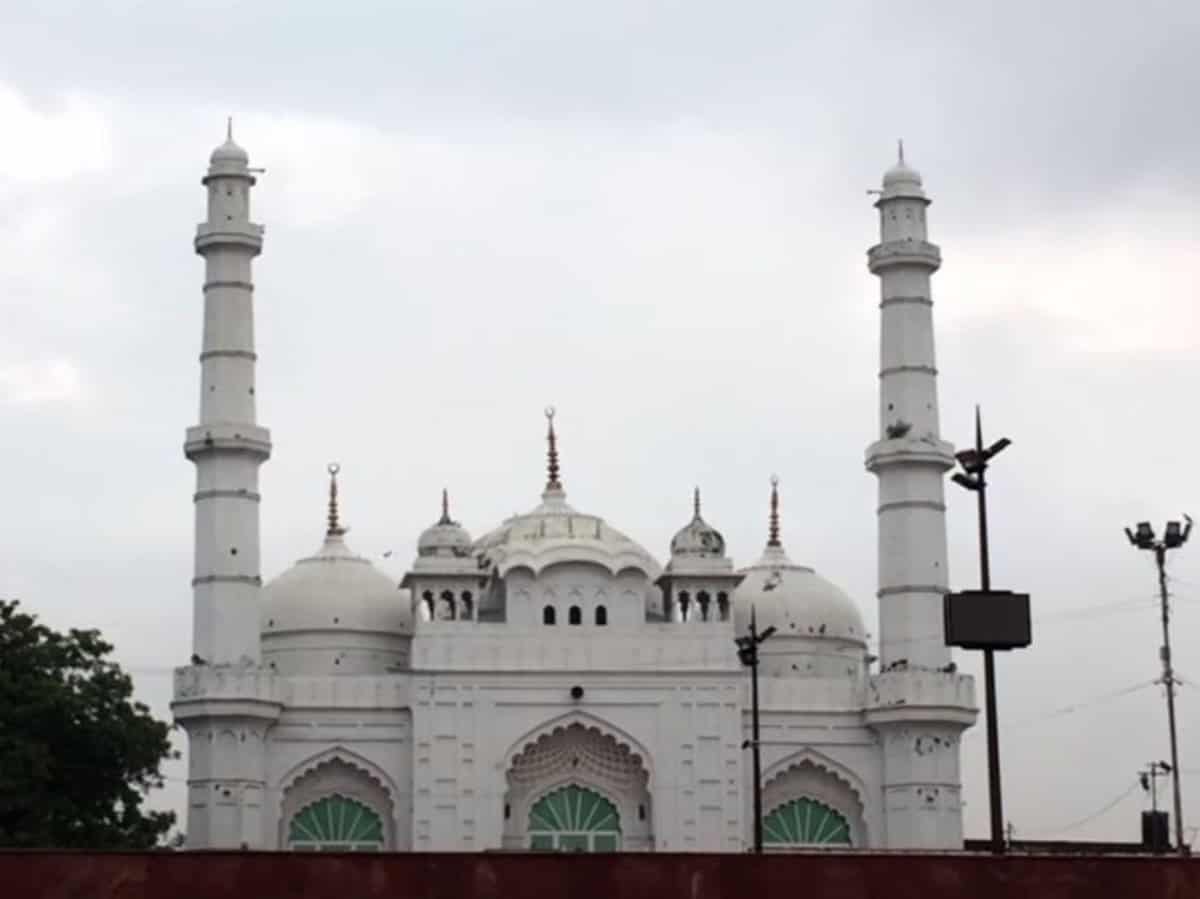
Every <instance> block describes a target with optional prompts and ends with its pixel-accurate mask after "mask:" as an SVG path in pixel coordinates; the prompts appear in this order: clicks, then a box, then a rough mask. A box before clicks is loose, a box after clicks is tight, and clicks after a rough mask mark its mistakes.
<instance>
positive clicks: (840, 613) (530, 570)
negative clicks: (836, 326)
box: [172, 135, 976, 852]
mask: <svg viewBox="0 0 1200 899" xmlns="http://www.w3.org/2000/svg"><path fill="white" fill-rule="evenodd" d="M203 184H204V186H205V189H206V192H207V204H208V214H207V217H206V220H205V221H204V222H202V223H201V224H200V225H199V227H198V229H197V234H196V239H195V249H196V252H197V253H199V254H200V255H201V256H202V257H203V259H204V261H205V281H204V290H203V294H204V331H203V342H202V351H201V356H200V361H201V392H200V416H199V424H198V425H196V426H195V427H192V428H190V429H188V432H187V435H186V439H185V445H184V451H185V454H186V456H187V458H189V459H190V460H191V461H192V462H193V463H194V464H195V467H196V473H197V484H196V493H195V496H194V507H195V571H194V577H193V580H192V586H193V610H194V619H193V655H192V658H191V664H188V665H185V666H183V667H180V668H178V669H177V670H176V673H175V696H174V702H173V704H172V709H173V712H174V715H175V719H176V721H177V722H178V723H179V724H180V725H181V726H182V727H183V728H184V729H185V730H186V731H187V734H188V747H189V750H188V810H187V825H186V832H187V844H188V846H189V847H190V848H238V847H244V848H250V849H266V850H292V851H331V850H339V851H340V850H352V851H467V852H470V851H571V852H581V851H582V852H611V851H624V852H653V851H660V852H688V851H703V852H744V851H747V849H748V848H749V847H750V846H751V845H752V840H753V832H754V801H753V800H754V792H755V791H754V785H753V774H752V765H751V763H750V757H751V753H750V750H749V748H748V745H749V741H750V739H751V737H752V729H751V685H750V678H749V676H748V673H747V669H746V668H745V667H743V665H742V664H741V662H740V661H739V657H738V652H737V647H736V645H735V638H737V637H739V636H744V635H745V634H746V633H747V631H748V628H749V625H750V616H751V614H752V613H753V615H754V616H755V619H756V625H757V627H758V628H759V629H762V630H765V629H766V628H774V629H775V630H774V634H773V635H772V636H771V638H770V639H769V640H768V641H766V642H764V643H763V644H762V646H761V648H760V654H761V661H760V666H759V691H758V692H759V708H760V718H761V730H760V738H759V748H760V751H761V760H762V771H761V805H762V825H763V835H764V842H765V846H766V849H767V851H789V850H798V849H812V848H820V847H828V848H840V849H846V848H875V849H879V848H886V849H955V848H960V847H961V845H962V799H961V777H960V770H959V749H960V746H959V742H960V739H961V736H962V733H963V731H964V729H965V728H967V727H969V726H970V725H971V724H972V723H973V721H974V719H975V715H976V707H975V698H974V684H973V682H972V679H971V678H970V677H967V676H964V675H962V674H959V673H957V671H956V670H955V668H954V666H953V665H952V664H951V662H950V651H949V650H948V649H947V648H946V647H945V646H943V645H942V643H941V641H939V640H931V639H930V635H931V634H936V633H939V632H940V630H941V602H942V599H941V598H942V595H943V594H944V593H945V592H946V590H947V589H948V586H947V584H948V579H947V571H946V529H945V505H944V497H943V478H944V475H945V472H946V471H947V470H948V469H949V468H950V467H951V466H952V464H953V448H952V447H951V446H950V445H949V444H947V443H946V442H944V441H943V440H942V439H941V438H940V435H939V431H938V405H937V393H936V368H935V362H934V340H933V322H932V299H931V293H930V276H931V275H932V274H933V272H934V271H936V270H937V268H938V266H939V264H940V253H939V250H938V248H937V247H936V246H935V245H934V244H932V243H930V242H929V241H928V239H927V235H926V208H927V206H928V203H929V200H928V198H927V197H926V195H925V193H924V190H923V187H922V182H921V178H920V176H919V175H918V174H917V173H916V172H915V171H914V170H913V169H912V168H910V167H909V166H908V165H907V164H905V162H904V161H903V158H901V160H900V162H899V163H897V165H895V166H893V167H892V168H891V169H889V170H888V172H887V173H886V174H885V176H884V179H883V185H882V189H881V190H880V191H879V192H878V197H877V201H876V204H875V205H876V206H877V208H878V210H879V215H880V228H881V236H880V242H879V243H878V244H877V245H876V246H874V247H872V248H871V249H870V251H869V253H868V265H869V267H870V270H871V271H872V272H873V273H875V274H876V275H877V276H879V278H880V283H881V301H880V309H881V317H882V340H881V348H882V353H881V369H880V372H879V380H880V437H879V439H878V440H877V441H876V442H874V443H873V444H872V445H871V446H870V447H868V449H867V454H866V466H867V468H868V470H869V471H871V472H873V473H874V474H875V475H876V476H877V478H878V482H879V505H878V509H877V514H878V528H879V543H878V548H877V552H878V570H879V590H878V594H877V604H878V634H879V658H878V659H875V657H874V656H871V655H869V654H868V645H867V639H868V635H867V631H866V628H865V625H864V621H863V618H862V615H861V614H860V612H859V610H858V607H857V606H856V604H855V603H854V601H853V600H852V599H851V598H850V597H849V596H847V595H846V594H845V593H844V592H843V591H842V590H840V589H839V588H838V587H836V586H835V585H834V584H833V583H831V582H830V581H829V580H826V579H825V578H824V577H822V576H821V575H819V574H817V573H816V571H814V570H813V568H812V567H810V566H808V565H806V564H801V563H799V562H794V561H793V560H792V558H791V557H790V556H789V554H788V552H787V551H786V549H785V548H784V545H783V540H782V538H781V526H780V514H779V493H778V488H777V485H775V484H772V486H771V493H770V497H769V503H770V505H769V513H770V518H769V521H770V527H769V530H768V533H767V539H766V541H765V545H764V547H763V550H762V554H761V556H760V557H759V558H758V560H757V561H755V562H753V563H752V564H750V565H746V566H742V567H739V566H738V565H736V564H735V562H734V560H733V559H732V558H731V557H730V555H729V553H728V550H727V547H726V544H725V540H724V538H723V537H722V535H721V533H720V531H719V530H718V529H717V528H715V527H714V526H712V525H711V524H709V523H708V521H707V520H706V519H705V517H704V515H703V510H702V508H701V504H700V496H699V493H697V495H696V497H695V501H694V508H693V510H692V516H691V520H690V521H688V522H686V523H685V524H684V525H683V527H682V528H681V529H680V530H679V531H678V533H677V534H676V535H675V537H674V538H673V539H672V540H671V543H670V546H669V547H667V551H666V553H665V559H666V561H665V564H660V562H659V561H658V559H657V558H656V557H655V556H654V554H653V553H651V552H650V551H649V550H647V549H646V548H644V547H642V546H640V545H638V544H637V543H636V542H635V541H633V540H632V539H630V538H629V537H628V536H626V535H625V534H624V533H622V532H621V531H619V530H617V529H616V528H615V527H613V526H612V525H611V524H609V523H608V522H607V521H606V520H604V519H603V518H602V517H600V516H598V515H594V514H591V513H588V512H584V511H580V510H578V509H576V508H575V507H573V506H572V505H571V504H569V503H568V501H567V492H566V489H565V486H564V478H563V476H562V472H561V470H560V465H559V452H558V450H559V448H558V434H557V433H556V430H555V422H554V418H553V412H552V410H547V415H548V419H549V420H548V422H547V425H548V427H547V443H548V447H547V471H546V480H545V484H544V487H543V489H542V491H541V494H540V496H537V495H533V496H530V497H529V498H528V502H527V503H526V504H525V505H527V506H528V507H529V511H528V512H526V513H524V514H519V515H515V516H513V517H511V518H509V519H507V520H506V521H503V522H500V523H499V524H498V525H496V526H495V527H493V528H492V529H490V530H487V531H485V532H483V533H482V535H481V536H477V537H476V536H472V535H471V534H470V533H469V532H468V530H467V529H466V528H465V527H464V526H463V525H462V524H460V523H459V522H457V521H455V520H454V518H453V516H452V513H451V509H450V506H449V502H448V500H447V499H446V498H445V497H443V506H442V514H441V517H440V518H439V519H438V520H437V521H436V522H434V523H433V524H431V525H430V527H429V528H428V529H427V530H425V531H424V533H422V534H421V536H420V539H419V541H418V544H417V546H416V547H415V556H414V558H413V560H412V562H411V565H410V567H409V570H408V572H407V573H406V574H405V575H404V578H403V580H402V581H401V582H400V583H399V584H397V583H396V582H395V581H394V580H393V579H392V578H390V577H389V576H387V575H386V574H384V573H383V572H382V571H380V570H379V569H378V568H376V567H375V566H374V565H373V564H372V563H371V562H370V561H369V560H368V559H366V558H363V557H362V556H359V555H357V554H355V553H354V551H353V550H352V549H351V547H350V546H349V544H348V543H347V540H346V531H345V528H344V527H343V526H342V523H341V518H340V508H339V497H338V495H337V486H338V485H337V470H336V467H331V471H330V501H329V511H328V523H327V527H326V528H325V533H324V535H323V537H320V535H318V534H315V535H314V542H318V539H317V538H320V539H319V544H320V545H319V547H318V548H317V550H316V552H314V553H313V554H312V555H310V556H308V557H306V558H303V559H301V560H299V561H298V562H296V564H295V565H293V566H292V567H291V568H289V569H288V570H287V571H285V572H283V573H282V574H279V575H278V576H277V577H275V578H274V579H273V580H270V581H269V582H267V583H265V584H264V583H263V580H262V577H261V572H260V563H259V544H260V537H259V508H260V504H261V501H262V497H261V496H260V493H259V489H258V471H259V467H260V466H261V465H262V463H264V462H266V461H267V460H268V458H269V457H270V455H271V452H272V446H271V441H270V434H269V432H268V431H267V429H266V428H264V427H263V426H261V425H260V424H258V422H257V416H256V411H255V366H256V363H257V357H256V354H255V347H254V327H253V324H254V322H253V280H252V271H251V269H252V263H253V260H254V259H255V258H256V257H257V256H258V255H259V253H260V252H261V250H262V245H263V229H262V227H261V226H259V225H257V224H254V223H253V222H252V220H251V217H250V194H251V189H252V188H253V187H254V185H255V170H254V169H252V168H251V167H250V164H249V158H248V156H247V154H246V152H245V151H244V150H243V149H242V148H241V147H239V146H238V145H237V144H236V143H234V141H233V139H232V136H231V135H230V136H229V138H228V139H227V140H226V142H225V143H224V144H222V145H221V146H220V147H218V148H217V149H216V150H215V151H214V152H213V154H212V156H211V159H210V165H209V168H208V171H207V173H206V175H205V176H204V178H203ZM515 499H518V500H519V499H520V497H515Z"/></svg>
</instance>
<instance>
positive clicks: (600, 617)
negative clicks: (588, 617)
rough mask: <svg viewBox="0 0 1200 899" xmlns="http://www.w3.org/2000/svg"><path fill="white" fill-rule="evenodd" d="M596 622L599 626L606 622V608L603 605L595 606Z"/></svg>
mask: <svg viewBox="0 0 1200 899" xmlns="http://www.w3.org/2000/svg"><path fill="white" fill-rule="evenodd" d="M596 624H597V625H599V626H600V627H604V626H605V625H606V624H608V609H606V608H604V606H596Z"/></svg>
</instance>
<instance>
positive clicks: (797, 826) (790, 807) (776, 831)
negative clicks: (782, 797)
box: [763, 797, 850, 848]
mask: <svg viewBox="0 0 1200 899" xmlns="http://www.w3.org/2000/svg"><path fill="white" fill-rule="evenodd" d="M763 843H764V844H766V845H767V846H776V847H779V848H783V847H786V846H849V845H850V822H848V821H847V820H846V819H845V818H844V817H843V816H842V815H840V814H838V812H836V811H835V810H834V809H832V808H830V807H829V806H827V805H826V804H825V803H823V802H817V801H816V800H815V799H809V798H807V797H805V798H802V799H793V800H792V801H791V802H785V803H784V804H783V805H781V806H779V807H778V808H776V809H775V810H774V811H772V812H771V814H769V815H767V816H766V817H765V818H763Z"/></svg>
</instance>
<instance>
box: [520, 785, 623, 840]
mask: <svg viewBox="0 0 1200 899" xmlns="http://www.w3.org/2000/svg"><path fill="white" fill-rule="evenodd" d="M529 848H530V849H541V850H543V851H550V852H553V851H558V852H616V851H617V850H618V849H620V848H621V817H620V815H619V814H618V812H617V808H616V806H615V805H613V804H612V803H611V802H609V801H608V800H607V799H605V798H604V797H603V796H601V795H600V794H599V793H597V792H595V791H594V790H589V789H586V788H584V787H579V786H575V785H574V784H571V785H570V786H566V787H560V788H559V789H557V790H555V791H553V792H552V793H549V794H548V795H546V796H544V797H542V798H541V799H539V800H538V801H537V802H536V803H534V806H533V808H532V809H530V811H529Z"/></svg>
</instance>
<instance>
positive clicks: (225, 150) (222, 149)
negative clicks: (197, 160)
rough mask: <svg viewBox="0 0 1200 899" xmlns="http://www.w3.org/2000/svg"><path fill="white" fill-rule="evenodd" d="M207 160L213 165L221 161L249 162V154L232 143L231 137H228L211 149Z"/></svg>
mask: <svg viewBox="0 0 1200 899" xmlns="http://www.w3.org/2000/svg"><path fill="white" fill-rule="evenodd" d="M208 161H209V162H211V163H212V164H213V165H217V164H219V163H222V162H240V163H249V162H250V154H249V153H247V152H246V151H245V150H243V149H242V148H241V147H240V146H238V144H236V143H234V140H233V138H232V137H231V138H229V139H228V140H226V141H225V143H223V144H221V146H219V147H217V148H216V149H215V150H213V151H212V155H211V156H210V157H208Z"/></svg>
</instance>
